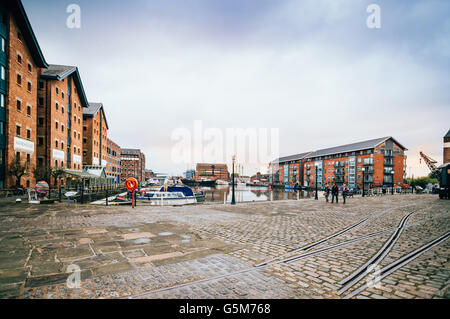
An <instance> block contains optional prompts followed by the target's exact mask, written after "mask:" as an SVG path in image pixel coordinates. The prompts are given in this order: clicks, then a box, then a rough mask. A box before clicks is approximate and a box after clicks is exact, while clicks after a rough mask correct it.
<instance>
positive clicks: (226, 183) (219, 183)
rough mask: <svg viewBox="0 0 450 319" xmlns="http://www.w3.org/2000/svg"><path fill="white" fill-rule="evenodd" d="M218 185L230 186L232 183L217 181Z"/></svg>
mask: <svg viewBox="0 0 450 319" xmlns="http://www.w3.org/2000/svg"><path fill="white" fill-rule="evenodd" d="M216 184H217V185H229V184H230V183H229V182H227V181H223V180H221V179H218V180H216Z"/></svg>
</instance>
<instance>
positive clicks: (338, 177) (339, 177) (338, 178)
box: [334, 176, 344, 183]
mask: <svg viewBox="0 0 450 319" xmlns="http://www.w3.org/2000/svg"><path fill="white" fill-rule="evenodd" d="M334 182H335V183H343V182H344V176H336V177H335V179H334Z"/></svg>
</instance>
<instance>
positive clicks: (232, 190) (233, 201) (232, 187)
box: [231, 155, 236, 205]
mask: <svg viewBox="0 0 450 319" xmlns="http://www.w3.org/2000/svg"><path fill="white" fill-rule="evenodd" d="M235 161H236V155H233V179H232V181H231V205H236V201H235V199H234V162H235Z"/></svg>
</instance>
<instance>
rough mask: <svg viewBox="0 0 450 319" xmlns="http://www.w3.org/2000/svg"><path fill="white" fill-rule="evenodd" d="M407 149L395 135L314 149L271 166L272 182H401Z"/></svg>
mask: <svg viewBox="0 0 450 319" xmlns="http://www.w3.org/2000/svg"><path fill="white" fill-rule="evenodd" d="M406 150H407V149H406V148H405V147H404V146H402V145H401V144H400V143H399V142H397V141H396V140H395V139H394V138H392V137H390V136H389V137H382V138H377V139H373V140H367V141H363V142H358V143H352V144H347V145H341V146H337V147H331V148H327V149H321V150H318V151H315V152H307V153H301V154H297V155H292V156H286V157H281V158H279V159H277V160H275V161H273V162H272V163H270V165H269V172H270V180H271V181H272V183H273V184H281V185H295V184H296V183H298V184H299V185H302V186H305V187H315V182H316V172H317V186H318V187H322V186H324V185H325V184H326V183H330V184H331V183H336V184H337V185H338V186H342V185H343V184H344V183H345V184H347V185H348V186H349V187H350V188H353V187H355V188H357V187H361V188H362V183H363V181H364V186H365V188H369V187H376V186H392V185H393V184H397V185H402V184H403V179H404V177H405V171H406V155H405V151H406Z"/></svg>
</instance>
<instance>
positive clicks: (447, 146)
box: [443, 130, 450, 164]
mask: <svg viewBox="0 0 450 319" xmlns="http://www.w3.org/2000/svg"><path fill="white" fill-rule="evenodd" d="M443 163H444V164H445V163H450V130H448V132H447V134H445V136H444V156H443Z"/></svg>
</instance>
